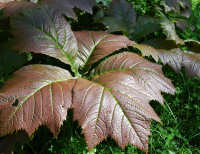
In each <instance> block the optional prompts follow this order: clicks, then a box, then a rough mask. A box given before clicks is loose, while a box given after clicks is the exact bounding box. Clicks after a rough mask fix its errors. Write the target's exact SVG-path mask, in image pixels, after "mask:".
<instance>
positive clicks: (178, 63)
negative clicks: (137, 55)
mask: <svg viewBox="0 0 200 154" xmlns="http://www.w3.org/2000/svg"><path fill="white" fill-rule="evenodd" d="M166 43H167V42H166ZM133 46H134V47H135V48H138V49H139V50H140V51H141V52H142V55H143V56H152V57H153V58H154V60H155V61H156V62H158V60H159V59H160V60H161V61H162V62H163V64H168V65H169V66H171V67H172V68H173V69H174V70H175V71H176V72H180V71H181V67H184V68H185V71H186V74H187V75H188V76H189V77H194V76H197V77H199V78H200V54H195V53H193V52H183V51H181V49H179V48H178V47H177V48H173V49H170V50H167V49H164V48H163V49H160V48H157V49H156V48H154V47H152V46H148V45H145V44H134V45H133Z"/></svg>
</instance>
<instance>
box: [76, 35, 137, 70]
mask: <svg viewBox="0 0 200 154" xmlns="http://www.w3.org/2000/svg"><path fill="white" fill-rule="evenodd" d="M74 35H75V37H76V39H77V41H78V48H79V52H78V54H77V56H78V58H79V59H80V66H81V67H82V68H83V69H84V68H87V69H89V68H90V66H91V65H92V64H93V63H95V62H97V61H99V60H100V59H102V58H104V57H105V56H108V55H110V54H112V53H113V52H115V51H116V50H119V49H121V48H126V47H128V46H131V45H132V44H133V42H132V41H130V40H129V39H128V38H127V37H125V36H122V35H112V34H108V33H105V32H102V31H76V32H74Z"/></svg>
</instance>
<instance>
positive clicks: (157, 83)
mask: <svg viewBox="0 0 200 154" xmlns="http://www.w3.org/2000/svg"><path fill="white" fill-rule="evenodd" d="M95 72H96V73H98V74H96V75H94V76H93V77H92V80H91V81H89V80H86V79H77V82H76V84H75V87H74V88H73V94H74V95H73V105H72V106H73V109H74V120H78V122H79V124H80V125H81V126H82V129H83V133H84V135H85V138H86V142H87V145H88V148H89V149H92V148H93V147H94V146H96V145H97V144H98V143H99V142H101V141H102V140H104V139H106V138H107V137H108V136H111V137H112V138H114V139H115V140H116V141H117V143H118V144H119V145H120V146H121V147H122V148H124V147H125V146H126V145H127V144H133V145H135V146H137V147H138V148H140V149H141V150H143V151H145V152H147V151H148V136H149V135H150V121H151V119H154V120H156V121H160V119H159V117H158V116H157V114H156V113H155V112H154V110H153V108H152V107H151V106H150V105H149V101H150V100H158V101H160V102H161V103H163V98H162V96H161V94H160V92H161V91H164V92H168V93H174V87H173V85H172V84H171V82H170V80H168V79H166V78H165V77H164V76H163V74H162V71H161V66H159V65H157V64H153V63H150V62H148V61H146V60H145V59H143V58H141V57H139V56H138V55H136V54H133V53H121V54H117V55H114V56H111V57H110V58H108V59H107V60H106V61H104V62H103V63H102V64H100V65H99V66H98V67H97V68H96V69H95Z"/></svg>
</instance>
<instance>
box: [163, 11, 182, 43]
mask: <svg viewBox="0 0 200 154" xmlns="http://www.w3.org/2000/svg"><path fill="white" fill-rule="evenodd" d="M160 24H161V27H162V29H163V32H164V33H165V34H166V36H167V40H173V41H175V42H176V43H177V44H181V45H183V44H184V41H183V40H182V39H180V38H179V36H178V35H177V34H176V29H175V24H174V23H173V22H171V21H170V20H169V19H167V17H165V16H164V15H162V17H161V19H160Z"/></svg>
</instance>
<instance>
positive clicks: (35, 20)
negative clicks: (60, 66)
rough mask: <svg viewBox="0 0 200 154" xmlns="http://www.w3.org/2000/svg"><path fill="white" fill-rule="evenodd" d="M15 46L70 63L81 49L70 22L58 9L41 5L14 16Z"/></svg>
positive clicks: (18, 48) (12, 25)
mask: <svg viewBox="0 0 200 154" xmlns="http://www.w3.org/2000/svg"><path fill="white" fill-rule="evenodd" d="M11 28H12V33H13V35H14V44H15V46H14V47H15V49H17V50H19V51H20V52H34V53H42V54H46V55H48V56H51V57H54V58H57V59H59V60H61V61H62V62H64V63H66V64H72V63H74V61H75V59H76V54H77V51H78V46H77V41H76V38H75V36H74V34H73V32H72V31H71V27H70V25H69V24H68V23H67V21H66V20H65V18H64V17H63V16H62V15H60V14H59V13H58V12H56V11H54V10H52V9H51V8H47V7H37V8H34V9H31V10H29V11H26V12H24V13H23V15H22V14H19V15H17V16H15V17H12V19H11Z"/></svg>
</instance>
